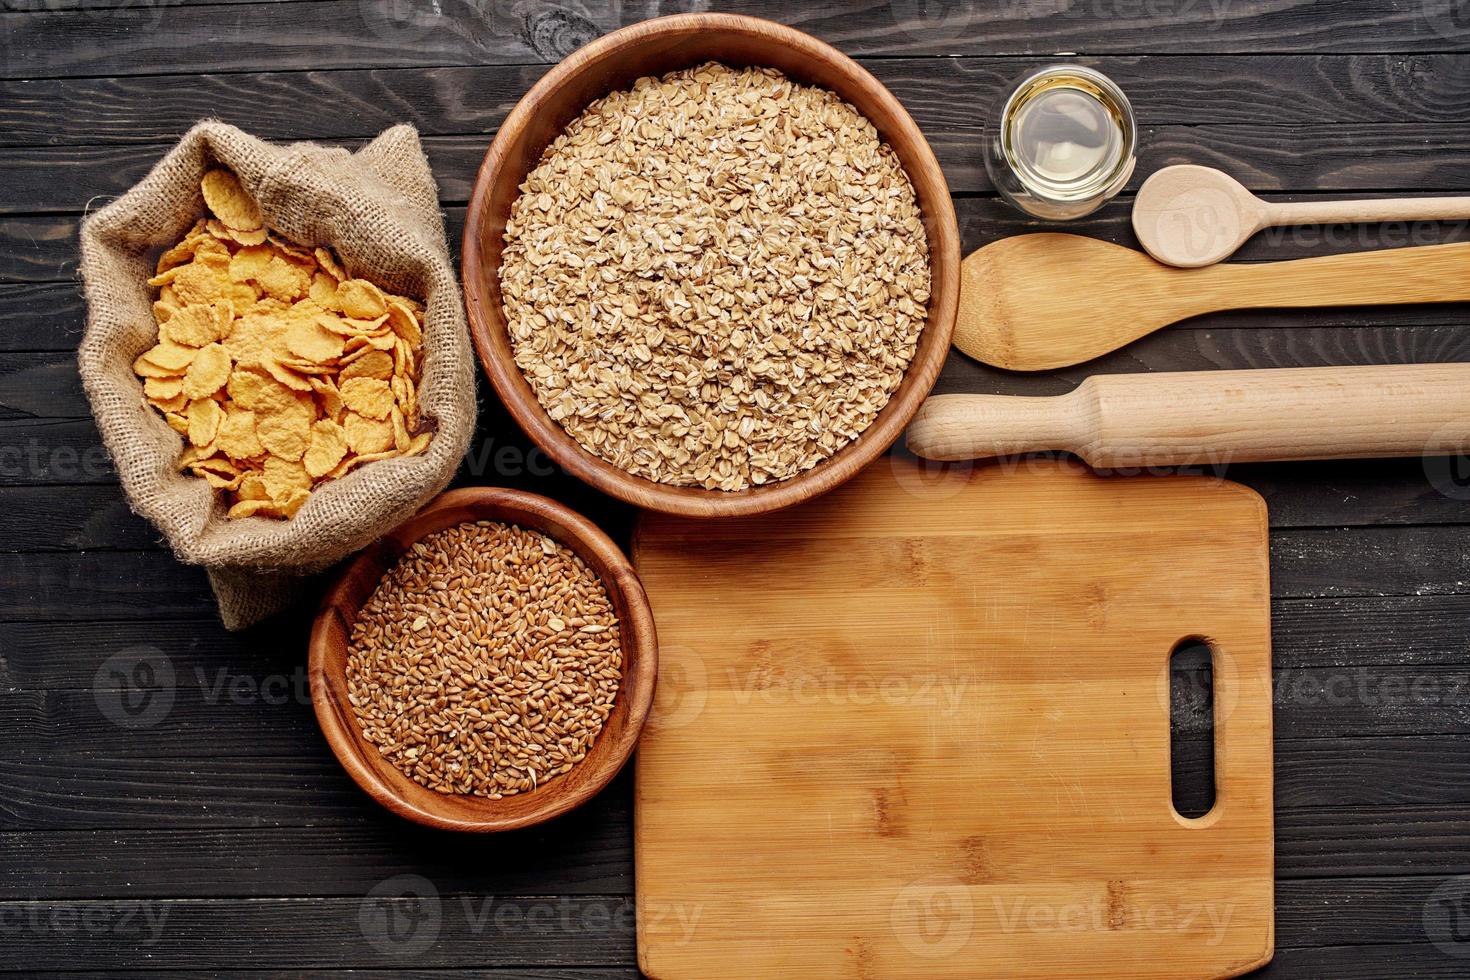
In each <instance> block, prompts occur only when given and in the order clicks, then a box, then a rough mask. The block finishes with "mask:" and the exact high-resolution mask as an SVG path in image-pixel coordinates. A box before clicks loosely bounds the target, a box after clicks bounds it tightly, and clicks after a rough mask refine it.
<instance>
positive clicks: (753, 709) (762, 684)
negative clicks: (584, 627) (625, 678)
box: [635, 459, 1273, 980]
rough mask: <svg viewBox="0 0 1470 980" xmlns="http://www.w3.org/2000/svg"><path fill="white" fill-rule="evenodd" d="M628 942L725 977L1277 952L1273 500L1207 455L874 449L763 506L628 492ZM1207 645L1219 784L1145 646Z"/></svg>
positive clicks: (655, 967) (1148, 962) (998, 971)
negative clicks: (1181, 799) (1175, 743)
mask: <svg viewBox="0 0 1470 980" xmlns="http://www.w3.org/2000/svg"><path fill="white" fill-rule="evenodd" d="M635 561H636V563H637V565H638V567H639V570H640V572H641V574H642V577H643V582H644V585H645V587H646V588H647V590H648V594H649V597H650V599H651V600H652V603H653V612H654V617H655V619H656V621H657V623H658V631H659V640H660V671H659V688H658V695H657V698H656V701H655V704H654V708H653V715H652V717H651V718H650V721H649V726H648V728H647V730H646V731H645V734H644V737H643V740H642V742H641V746H640V749H639V753H638V769H637V787H636V822H635V824H636V829H635V839H636V864H637V892H638V952H639V961H640V964H641V966H642V968H643V969H644V971H645V972H647V973H648V974H649V975H650V976H651V977H654V978H656V980H711V978H720V977H732V978H734V977H738V978H741V980H748V978H751V977H771V978H776V977H780V978H818V977H820V978H823V980H826V978H842V977H851V978H858V980H878V978H906V977H985V976H1000V977H1048V978H1054V977H1071V976H1089V977H1099V976H1108V977H1128V978H1134V977H1225V976H1233V975H1235V974H1239V973H1242V972H1245V971H1247V970H1249V969H1251V968H1252V967H1255V966H1258V965H1260V964H1261V963H1263V962H1265V961H1267V960H1268V959H1270V957H1271V953H1272V949H1273V934H1272V903H1273V892H1272V887H1273V881H1272V823H1271V821H1272V813H1271V687H1270V683H1271V671H1270V666H1271V664H1270V659H1271V655H1270V622H1269V589H1268V581H1267V580H1268V571H1267V545H1266V509H1265V505H1264V503H1263V502H1262V501H1261V499H1260V498H1259V497H1258V496H1256V495H1255V494H1254V493H1253V492H1251V491H1249V490H1247V489H1245V488H1243V487H1240V486H1237V485H1235V484H1231V483H1226V482H1221V481H1218V480H1212V479H1207V478H1183V477H1169V478H1162V477H1141V478H1102V477H1097V476H1094V475H1091V474H1090V473H1087V472H1085V471H1083V470H1082V469H1081V468H1080V467H1079V466H1078V465H1077V464H1070V463H1065V462H1040V461H1027V462H1023V463H1021V464H1019V465H1017V466H1011V467H1000V466H979V467H975V468H959V469H956V470H952V471H948V472H947V473H946V474H944V475H942V476H937V475H936V474H935V473H934V472H933V471H932V470H931V471H928V472H925V471H921V470H919V469H918V468H917V466H916V465H915V464H912V463H909V462H906V461H902V460H897V459H885V460H882V461H880V462H879V463H878V464H876V465H875V466H874V467H873V468H871V469H869V470H868V471H867V472H865V473H864V474H862V475H860V476H859V477H858V478H857V479H855V480H853V481H852V482H851V483H849V484H847V485H846V486H844V487H841V488H839V489H838V490H836V491H834V492H832V493H830V494H828V495H827V496H825V497H822V498H819V499H817V500H814V501H811V502H809V503H807V504H804V505H801V506H799V507H796V508H793V509H790V510H786V511H782V512H779V513H776V514H771V515H765V516H762V517H757V518H750V519H740V520H728V521H722V522H706V523H697V522H690V521H686V520H683V519H679V518H672V517H666V516H660V515H647V516H646V517H645V518H644V519H643V521H642V523H641V525H640V527H639V530H638V533H637V536H636V541H635ZM1195 637H1198V638H1206V639H1208V640H1209V642H1210V644H1211V646H1212V648H1213V650H1214V674H1215V706H1216V786H1217V800H1216V805H1215V807H1214V809H1213V810H1211V811H1210V812H1209V813H1208V814H1206V815H1205V816H1204V817H1202V818H1199V819H1196V820H1187V819H1184V818H1182V817H1180V816H1179V815H1178V814H1176V813H1175V811H1174V808H1173V805H1172V802H1171V791H1170V760H1169V753H1170V747H1169V742H1170V739H1169V694H1168V690H1169V684H1168V672H1167V668H1168V659H1169V656H1170V654H1171V653H1172V652H1173V650H1174V649H1175V648H1176V646H1177V645H1178V644H1179V643H1180V642H1181V640H1185V639H1187V638H1195Z"/></svg>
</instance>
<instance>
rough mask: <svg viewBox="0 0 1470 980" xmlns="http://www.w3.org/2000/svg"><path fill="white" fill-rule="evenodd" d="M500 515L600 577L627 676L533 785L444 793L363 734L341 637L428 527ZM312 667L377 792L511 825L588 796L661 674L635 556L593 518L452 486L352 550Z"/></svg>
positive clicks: (340, 736) (350, 751) (333, 733)
mask: <svg viewBox="0 0 1470 980" xmlns="http://www.w3.org/2000/svg"><path fill="white" fill-rule="evenodd" d="M484 520H488V521H502V522H505V523H509V524H519V525H520V526H521V527H525V528H530V529H533V530H536V531H540V532H541V533H543V534H546V535H549V536H550V537H552V538H554V539H555V540H557V541H559V542H561V543H562V544H563V545H565V546H566V547H568V548H570V549H571V550H573V551H575V552H576V553H577V554H578V555H580V556H581V557H582V560H583V561H585V562H586V563H587V565H588V567H590V568H591V569H592V570H593V571H595V572H596V573H597V574H598V575H599V576H601V578H602V583H603V586H604V587H605V588H606V589H607V593H608V597H609V598H610V599H612V603H613V608H614V609H615V610H616V611H617V615H618V622H619V625H620V631H621V639H622V645H623V680H622V684H621V685H620V686H619V688H618V693H617V698H616V700H614V702H613V709H612V713H611V714H610V715H608V719H607V723H606V724H605V725H604V726H603V728H602V731H601V732H600V733H599V734H598V736H597V740H596V741H595V742H593V744H592V748H591V749H590V750H589V751H588V753H587V755H586V757H584V758H583V759H582V761H581V762H579V763H577V764H576V765H575V766H573V767H572V769H571V770H570V771H569V772H567V773H565V774H563V775H561V776H557V777H556V778H554V779H551V780H549V781H547V782H545V783H542V784H541V785H540V786H539V787H537V788H536V789H534V790H532V791H531V792H529V793H520V794H517V795H515V796H508V797H505V798H503V799H499V800H491V799H487V798H486V797H483V796H470V795H446V794H443V793H436V792H434V791H433V790H431V789H428V788H427V787H424V786H421V785H419V784H418V783H416V782H414V781H413V780H412V779H409V778H408V777H407V776H405V775H404V774H403V773H402V772H400V771H399V770H398V769H397V768H396V767H395V766H394V765H393V764H392V763H391V762H389V761H388V760H387V759H385V758H383V756H382V754H381V753H379V752H378V749H377V746H375V745H373V744H372V743H370V742H368V741H367V740H366V739H365V738H363V735H362V729H361V728H360V727H359V726H358V723H357V719H356V717H355V716H354V715H353V713H352V706H351V705H350V704H348V702H347V641H348V638H349V636H350V635H351V633H352V624H353V622H354V621H355V620H356V619H357V613H358V610H359V609H361V608H362V604H363V603H364V602H366V601H367V599H368V597H369V596H370V595H372V593H373V590H374V589H375V588H377V585H378V582H379V580H381V579H382V577H383V573H384V572H386V571H387V570H388V569H389V568H391V567H392V566H393V565H394V563H396V562H397V561H398V559H399V558H400V557H401V556H402V555H403V554H404V552H406V551H407V550H408V549H409V548H410V547H412V546H413V544H414V542H416V541H418V540H419V539H420V538H422V537H424V536H425V535H428V534H432V533H433V532H435V531H439V530H443V529H444V528H446V527H450V526H452V525H455V524H460V523H463V522H465V521H484ZM309 674H310V677H311V700H312V704H313V706H314V707H315V708H316V717H317V722H318V723H319V724H320V725H321V728H322V733H323V734H325V735H326V737H327V742H328V743H329V744H330V745H331V747H332V751H333V752H334V753H336V755H337V759H338V760H339V761H340V762H341V763H342V766H343V768H345V769H346V770H347V772H348V774H349V775H350V776H351V777H352V778H353V779H354V780H355V781H356V782H357V784H358V785H359V786H361V787H362V788H363V789H364V790H366V791H367V792H368V795H370V796H371V797H372V798H373V799H375V800H377V801H378V802H379V803H381V804H382V805H383V806H385V807H387V808H388V809H389V810H392V811H393V812H394V813H397V814H399V815H400V816H403V817H407V818H408V819H410V820H414V821H417V822H418V823H422V824H427V825H429V826H431V827H441V828H444V829H447V830H471V831H496V830H513V829H515V828H518V827H526V826H529V825H531V824H535V823H540V822H541V821H543V820H549V819H551V818H552V817H555V816H558V815H560V814H562V813H565V812H567V811H568V810H570V809H572V808H573V807H575V806H578V805H579V804H581V803H584V802H586V801H587V800H589V799H591V798H592V796H593V795H595V794H596V793H597V792H598V790H600V789H602V788H603V787H604V786H606V785H607V783H608V781H609V780H611V779H612V778H613V776H615V775H617V773H618V770H619V769H621V768H622V767H623V764H624V763H625V762H627V761H628V757H629V756H630V755H631V754H632V752H633V746H634V745H635V744H636V743H637V741H638V734H639V732H640V731H642V729H643V722H644V720H645V719H646V718H647V717H648V708H649V706H650V705H651V704H652V703H653V689H654V682H655V680H656V678H657V676H658V640H657V637H656V636H655V634H654V628H653V613H652V612H651V611H650V610H649V608H648V597H647V596H646V595H644V593H643V585H642V584H641V583H640V582H639V580H638V575H637V573H636V572H634V571H633V566H632V565H630V564H629V563H628V559H627V558H626V557H625V556H624V555H623V553H622V551H620V550H619V549H618V546H617V545H616V544H614V543H613V542H612V540H611V539H610V538H608V536H607V535H605V534H603V533H602V531H600V530H599V529H598V528H597V527H596V525H594V524H592V523H591V522H590V521H588V520H587V519H586V518H584V517H581V516H580V515H578V514H576V513H575V512H573V511H571V510H568V509H567V508H566V507H563V506H562V505H561V504H559V503H557V502H556V501H554V500H548V499H547V498H545V497H540V496H537V495H536V494H531V493H522V492H520V491H517V490H500V489H496V488H492V487H470V488H466V489H463V490H451V491H450V492H448V493H446V494H444V495H442V496H440V497H439V498H437V499H436V500H434V501H433V502H432V503H430V504H429V505H428V506H427V507H425V508H424V509H423V510H421V511H419V513H418V514H416V515H414V517H412V518H411V519H409V520H408V521H407V522H406V523H404V524H403V525H402V526H401V527H399V528H398V529H397V530H395V531H393V532H392V533H391V534H389V535H388V536H387V537H385V538H383V539H382V540H380V541H378V542H376V543H375V544H373V545H371V546H370V547H369V548H368V549H367V550H366V551H364V552H363V553H362V554H361V555H359V556H358V557H357V558H356V559H354V560H353V562H352V564H351V565H350V566H348V568H347V571H346V572H345V573H344V574H343V575H342V578H341V580H340V581H339V582H338V583H337V584H336V586H335V587H334V588H333V589H332V590H331V592H329V593H328V594H327V596H326V598H325V599H324V600H323V601H322V607H321V611H320V612H319V613H318V614H317V618H316V624H315V625H314V626H313V628H312V631H311V653H310V666H309Z"/></svg>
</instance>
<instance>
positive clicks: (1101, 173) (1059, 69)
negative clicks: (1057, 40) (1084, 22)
mask: <svg viewBox="0 0 1470 980" xmlns="http://www.w3.org/2000/svg"><path fill="white" fill-rule="evenodd" d="M1137 143H1138V124H1137V122H1136V121H1135V120H1134V118H1133V107H1132V106H1131V105H1129V103H1128V97H1127V96H1126V95H1124V94H1123V90H1122V89H1120V88H1118V86H1117V85H1116V84H1114V82H1113V81H1112V79H1110V78H1108V77H1107V76H1106V75H1104V74H1103V73H1102V72H1099V71H1095V70H1093V69H1091V68H1084V67H1082V66H1081V65H1049V66H1047V67H1045V68H1042V69H1040V70H1038V71H1034V72H1032V73H1030V74H1029V75H1027V76H1025V77H1024V78H1022V79H1021V80H1020V81H1019V82H1017V83H1016V84H1015V85H1013V86H1012V87H1011V88H1010V89H1009V90H1008V91H1007V92H1006V93H1005V94H1004V96H1003V97H1002V99H1001V100H1000V101H999V102H998V103H997V108H996V109H995V110H994V111H993V112H992V113H991V116H990V120H989V123H988V125H987V127H986V154H985V167H986V170H988V171H989V173H990V179H991V181H992V182H993V183H994V184H995V187H996V189H997V190H998V191H1000V193H1001V195H1002V196H1004V197H1005V199H1006V200H1008V201H1010V202H1011V203H1012V204H1014V205H1015V206H1016V207H1018V208H1020V209H1021V210H1022V211H1025V212H1026V213H1027V214H1031V215H1034V216H1036V217H1038V218H1047V219H1050V220H1054V221H1066V220H1070V219H1072V218H1080V217H1082V216H1084V215H1088V214H1091V213H1092V212H1094V211H1096V210H1097V209H1098V208H1100V207H1102V206H1103V205H1104V204H1106V203H1107V202H1108V201H1109V200H1111V199H1112V198H1113V196H1114V195H1115V194H1117V193H1118V192H1119V191H1120V190H1122V189H1123V185H1125V184H1126V183H1128V178H1129V177H1131V176H1132V175H1133V167H1134V165H1135V163H1136V162H1137V161H1136V157H1135V155H1134V154H1135V151H1136V149H1137Z"/></svg>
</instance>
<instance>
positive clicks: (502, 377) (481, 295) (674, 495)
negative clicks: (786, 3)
mask: <svg viewBox="0 0 1470 980" xmlns="http://www.w3.org/2000/svg"><path fill="white" fill-rule="evenodd" d="M706 61H719V62H723V63H724V64H727V65H735V66H742V65H759V66H765V67H770V68H777V69H779V70H780V71H782V72H784V73H785V74H786V75H787V76H789V77H791V78H793V79H795V80H797V81H799V82H805V83H807V84H810V85H818V86H821V87H822V88H826V89H830V90H831V91H833V92H835V93H836V94H837V95H839V96H841V97H842V98H843V99H845V100H846V101H847V102H849V103H850V104H851V105H853V106H854V107H855V108H856V109H857V110H858V111H859V112H861V113H862V114H863V116H864V117H866V118H867V119H868V120H869V121H870V122H872V124H873V125H874V126H875V127H876V128H877V130H878V133H879V134H880V135H881V136H882V137H883V139H884V141H885V142H886V143H887V144H888V145H889V146H890V147H892V148H893V152H894V153H895V154H896V155H897V156H898V159H899V161H900V162H901V163H902V164H903V167H904V170H905V171H906V172H907V173H908V175H909V179H910V180H911V181H912V182H913V185H914V193H915V195H916V196H917V198H918V203H919V209H920V211H921V212H922V213H923V217H924V228H925V229H926V231H927V233H928V237H929V264H930V279H931V286H930V299H929V319H928V322H927V323H926V324H925V327H924V331H923V334H922V335H921V336H920V338H919V347H918V351H917V353H915V355H914V358H913V360H912V361H911V362H910V363H909V367H908V370H907V371H906V372H905V374H904V377H903V381H902V382H901V383H900V384H899V387H898V389H897V391H895V392H894V394H893V397H892V398H891V399H890V400H889V401H888V403H887V405H885V406H884V408H883V410H882V411H881V412H880V413H879V414H878V417H877V418H876V419H875V420H874V422H873V424H872V425H871V426H869V427H868V428H867V430H865V431H864V432H863V433H862V435H860V436H859V437H858V438H857V439H855V440H853V441H852V442H850V443H848V445H847V446H846V447H844V448H843V449H842V450H841V451H840V452H838V453H836V454H835V455H834V456H832V457H831V458H830V459H827V460H824V461H823V462H821V463H819V464H818V465H817V466H815V467H813V468H812V469H810V470H808V471H807V472H805V473H803V474H801V475H799V476H796V477H793V478H791V479H789V480H783V481H781V482H779V483H770V484H766V485H765V486H759V487H752V488H751V489H748V490H741V491H737V492H727V491H720V490H705V489H703V488H700V487H676V486H670V485H669V484H664V483H655V482H653V481H651V480H646V479H643V478H642V477H638V476H634V475H632V474H630V473H628V472H626V471H624V470H621V469H619V468H618V467H616V466H614V465H613V464H611V463H609V462H607V461H606V460H604V459H602V458H601V457H599V456H594V455H593V454H592V453H589V452H588V451H587V450H585V449H583V448H582V447H581V446H580V445H578V443H577V441H576V440H575V439H573V438H572V437H571V436H570V435H568V434H567V432H566V430H565V429H563V428H562V427H561V424H560V423H558V422H557V421H556V420H554V419H553V418H551V416H550V415H548V414H547V412H546V409H545V408H543V407H542V406H541V404H540V402H539V401H538V400H537V399H536V395H535V393H534V392H533V391H532V390H531V386H530V385H529V384H528V383H527V382H526V379H525V377H524V376H523V375H522V374H521V370H520V368H519V367H517V366H516V363H515V355H514V352H513V351H512V349H511V343H510V336H509V334H508V333H507V331H506V324H505V315H504V312H503V311H502V309H501V305H500V254H501V248H502V247H503V245H504V232H505V223H506V219H507V218H508V217H509V214H510V206H511V202H512V201H513V200H514V199H515V197H516V195H517V194H518V193H519V187H520V185H521V184H522V183H523V182H524V180H525V177H526V174H527V173H528V172H529V171H530V170H531V168H532V167H534V166H535V165H536V163H537V162H538V161H539V160H540V158H541V153H542V151H543V150H544V149H545V148H546V146H547V144H548V143H550V142H551V141H552V140H553V139H555V138H556V136H557V135H558V134H559V133H560V132H561V131H562V129H563V127H565V126H566V124H567V123H569V122H571V121H572V119H574V118H576V116H577V115H579V114H580V113H581V112H582V110H583V109H585V108H586V107H587V105H588V103H590V102H592V101H594V100H595V99H599V98H601V97H602V96H604V95H606V94H608V93H609V92H612V91H616V90H618V89H620V88H625V87H627V86H630V85H632V84H633V82H634V81H636V80H637V79H639V78H641V77H643V76H645V75H662V74H664V73H666V72H671V71H676V70H678V69H680V68H688V67H690V66H691V65H698V64H701V63H703V62H706ZM463 255H464V261H463V279H464V292H465V302H466V308H467V311H468V314H469V325H470V335H471V336H472V337H473V339H474V341H475V347H476V349H477V350H478V352H479V355H480V363H481V364H482V365H483V366H484V369H485V373H486V374H487V375H488V376H489V378H490V382H491V384H492V385H494V387H495V391H496V393H497V394H498V395H499V396H500V399H501V401H503V402H504V403H505V407H506V409H507V410H508V411H509V412H510V414H511V416H512V417H513V418H514V419H515V420H516V422H517V423H518V424H519V425H520V426H521V428H522V429H524V430H526V434H527V435H529V436H530V437H531V438H532V439H533V440H535V442H536V444H537V445H538V446H540V447H541V448H542V449H543V450H544V451H545V452H546V454H547V455H549V456H550V457H551V458H552V459H553V460H555V461H556V463H557V464H559V465H560V466H561V467H562V468H563V469H564V470H566V471H567V472H568V473H571V474H572V475H573V476H575V477H577V478H578V479H580V480H583V481H584V482H586V483H590V484H591V485H592V486H594V487H596V488H597V489H599V490H601V491H602V492H604V493H607V494H610V495H612V496H614V497H617V498H618V499H620V500H624V501H626V502H628V503H630V504H634V505H636V506H639V507H644V508H648V509H651V510H661V511H668V512H670V513H676V514H685V515H688V516H691V517H724V516H730V515H734V514H757V513H761V512H764V511H768V510H774V509H776V508H778V507H785V506H788V505H790V504H793V503H797V502H798V501H802V500H806V499H807V498H809V497H812V496H815V495H817V494H820V493H825V492H826V491H828V490H830V489H831V488H832V487H835V486H837V485H838V484H839V483H842V482H843V481H845V480H847V479H849V478H850V477H852V476H853V474H855V473H857V472H858V471H859V470H860V469H862V468H863V466H864V465H865V464H867V463H868V462H869V461H870V460H872V459H874V458H876V457H877V456H879V455H881V454H882V453H883V452H884V450H886V449H887V448H888V447H889V446H890V445H891V444H892V443H893V441H894V440H895V439H897V438H898V437H899V435H900V434H901V433H902V432H903V428H904V426H905V425H907V424H908V421H909V419H911V418H912V417H913V415H914V413H915V412H916V411H918V410H919V405H920V404H922V403H923V401H924V398H925V397H926V396H927V395H928V394H929V390H930V389H931V388H933V387H934V382H935V380H936V379H937V378H938V377H939V370H940V368H941V367H943V365H944V359H945V358H946V357H947V356H948V355H949V341H950V335H951V333H952V331H953V330H954V316H955V306H956V304H957V303H958V301H959V290H960V273H959V265H960V237H959V225H958V223H957V222H956V220H955V213H954V204H953V202H952V201H951V199H950V196H949V186H948V185H947V184H946V183H945V181H944V172H943V171H942V170H940V168H939V162H938V161H937V160H936V159H935V158H934V153H933V151H932V150H931V149H930V148H929V144H928V143H927V142H925V140H924V135H923V133H921V132H920V131H919V127H918V126H917V125H915V123H914V121H913V119H912V118H911V117H910V116H909V114H908V113H907V112H906V111H905V110H904V108H903V106H902V105H901V104H900V103H899V101H898V100H897V99H896V98H894V97H893V94H892V93H891V92H889V91H888V89H886V88H884V86H883V84H882V83H881V82H879V81H878V80H877V79H876V78H874V77H873V76H872V75H871V74H869V73H868V71H867V70H866V69H864V68H863V67H862V66H860V65H858V64H857V62H855V61H853V60H852V59H851V58H848V57H847V56H846V55H844V54H842V53H841V52H840V51H838V50H837V49H836V48H833V47H831V46H830V45H827V44H824V43H822V42H821V41H818V40H817V39H816V38H814V37H811V36H810V35H807V34H803V33H802V32H801V31H797V30H793V29H792V28H790V27H786V26H784V25H781V24H777V23H774V22H772V21H768V20H761V19H760V18H757V17H743V16H739V15H735V14H711V13H700V14H679V15H675V16H672V17H656V18H654V19H652V20H646V21H643V22H641V23H638V24H634V25H632V26H630V27H625V28H623V29H622V30H618V31H614V32H612V33H611V34H609V35H607V36H606V37H602V38H599V39H598V40H596V41H593V42H592V43H591V44H588V45H586V46H585V47H582V48H579V49H578V50H577V51H575V52H574V53H572V54H571V55H568V56H567V57H566V58H565V59H563V60H562V61H561V63H560V64H558V65H557V66H556V67H554V68H552V69H551V71H549V72H547V73H546V74H545V75H543V76H542V77H541V80H540V81H539V82H537V83H536V84H535V85H534V86H532V88H531V90H530V91H529V92H527V93H526V96H525V98H523V99H521V101H520V102H519V103H518V104H517V105H516V107H515V109H513V110H512V111H511V113H510V115H509V116H507V117H506V119H505V122H504V123H502V124H501V126H500V130H499V132H498V133H497V134H496V136H495V141H494V142H493V143H492V144H491V145H490V150H489V152H488V153H486V154H485V161H484V163H483V164H481V166H480V173H479V176H478V177H477V178H476V179H475V187H474V191H473V193H472V195H471V197H470V204H469V209H468V213H467V214H466V217H465V231H464V248H463Z"/></svg>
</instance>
